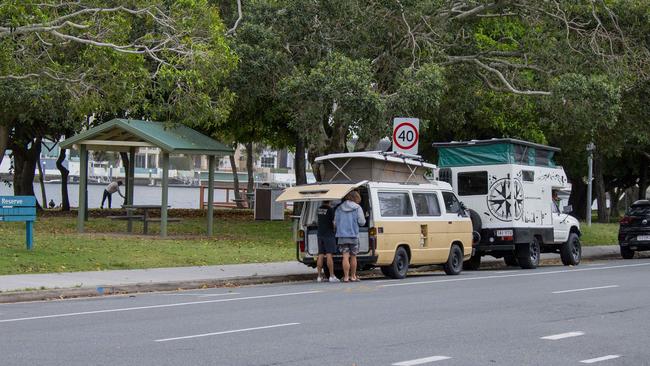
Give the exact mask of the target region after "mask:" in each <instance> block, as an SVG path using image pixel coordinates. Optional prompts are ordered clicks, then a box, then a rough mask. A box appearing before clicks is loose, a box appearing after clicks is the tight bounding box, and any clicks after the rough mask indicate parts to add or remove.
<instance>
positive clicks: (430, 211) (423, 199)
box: [413, 193, 440, 216]
mask: <svg viewBox="0 0 650 366" xmlns="http://www.w3.org/2000/svg"><path fill="white" fill-rule="evenodd" d="M413 201H414V202H415V213H416V214H417V215H418V216H440V205H439V204H438V196H437V195H436V194H435V193H413Z"/></svg>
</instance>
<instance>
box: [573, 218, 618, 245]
mask: <svg viewBox="0 0 650 366" xmlns="http://www.w3.org/2000/svg"><path fill="white" fill-rule="evenodd" d="M580 230H581V231H582V238H581V242H582V245H613V244H615V245H618V223H610V224H601V223H597V222H592V223H591V227H589V226H587V224H586V223H584V222H581V223H580Z"/></svg>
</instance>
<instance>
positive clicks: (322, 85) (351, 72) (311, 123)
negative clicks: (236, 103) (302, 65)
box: [281, 53, 388, 152]
mask: <svg viewBox="0 0 650 366" xmlns="http://www.w3.org/2000/svg"><path fill="white" fill-rule="evenodd" d="M373 84H374V80H373V74H372V71H371V69H370V65H369V61H365V60H358V61H357V60H352V59H350V58H348V57H346V56H344V55H341V54H339V53H333V54H332V55H330V56H329V57H327V58H326V59H325V60H324V61H321V62H319V63H318V64H317V65H316V66H315V67H314V68H312V69H310V70H309V71H305V70H302V69H298V68H297V69H296V70H295V71H294V72H293V73H292V75H291V76H289V77H288V78H286V79H284V80H283V82H282V87H281V93H282V97H283V99H284V101H285V102H286V103H287V105H288V106H289V107H288V108H289V109H291V110H292V116H293V118H292V120H291V121H290V126H291V127H292V128H293V129H294V130H296V131H297V132H298V133H299V134H300V135H301V136H302V137H303V138H304V139H305V140H306V141H308V142H309V143H310V144H312V145H314V146H315V147H316V149H318V150H319V151H327V150H328V148H332V149H333V150H330V151H332V152H333V151H343V150H344V149H345V146H344V144H345V141H346V138H349V137H351V136H359V137H360V138H362V139H365V140H372V139H378V138H379V137H381V136H384V135H385V134H386V133H387V132H388V131H387V125H386V122H385V119H384V117H385V112H386V105H385V103H384V101H383V100H382V98H381V96H380V95H379V92H378V91H377V90H376V89H375V88H374V87H373ZM330 143H331V144H332V145H330V146H328V144H330Z"/></svg>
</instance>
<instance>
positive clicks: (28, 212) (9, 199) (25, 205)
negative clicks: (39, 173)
mask: <svg viewBox="0 0 650 366" xmlns="http://www.w3.org/2000/svg"><path fill="white" fill-rule="evenodd" d="M0 221H5V222H25V243H26V245H27V250H31V249H32V247H33V245H34V221H36V197H34V196H0Z"/></svg>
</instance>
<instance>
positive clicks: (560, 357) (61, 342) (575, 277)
mask: <svg viewBox="0 0 650 366" xmlns="http://www.w3.org/2000/svg"><path fill="white" fill-rule="evenodd" d="M648 278H650V260H648V259H637V260H628V261H622V260H615V261H614V260H613V261H603V262H593V263H587V264H583V265H580V266H577V267H563V266H545V267H540V268H538V269H537V270H520V269H514V268H513V269H497V270H481V271H476V272H464V273H463V274H461V275H460V276H446V275H444V274H443V273H441V272H440V273H433V274H428V275H418V276H413V277H409V278H407V279H406V280H367V281H362V282H360V283H351V284H343V283H339V284H329V283H321V284H317V283H298V284H283V285H269V286H252V287H242V288H232V289H225V288H221V289H210V290H203V291H186V292H174V293H157V294H145V295H137V296H129V297H127V296H125V297H108V298H95V299H85V300H66V301H52V302H34V303H20V304H6V305H0V365H3V366H4V365H66V366H69V365H84V366H85V365H318V366H322V365H357V366H361V365H398V366H413V365H436V366H438V365H440V366H447V365H449V366H452V365H517V366H520V365H544V366H548V365H581V364H597V365H635V366H639V365H650V327H649V325H650V319H648V318H649V316H650V284H649V281H648Z"/></svg>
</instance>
